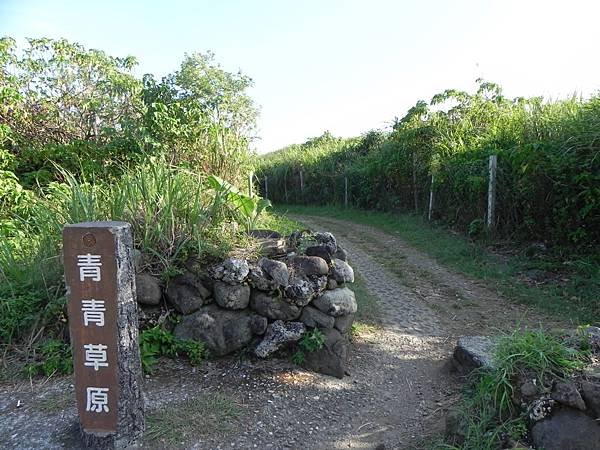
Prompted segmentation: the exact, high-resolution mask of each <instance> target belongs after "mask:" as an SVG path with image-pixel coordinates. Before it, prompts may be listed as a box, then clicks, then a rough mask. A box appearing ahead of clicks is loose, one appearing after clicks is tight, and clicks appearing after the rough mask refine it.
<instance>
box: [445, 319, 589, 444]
mask: <svg viewBox="0 0 600 450" xmlns="http://www.w3.org/2000/svg"><path fill="white" fill-rule="evenodd" d="M588 357H589V343H588V342H587V341H586V339H583V338H581V339H579V338H577V339H573V341H572V342H569V341H568V340H565V339H563V338H560V337H558V336H554V335H552V334H549V333H547V332H544V331H542V330H524V331H515V332H513V333H512V334H510V335H506V336H503V337H501V338H500V339H499V340H498V342H497V344H496V346H495V348H494V358H493V367H492V368H484V369H480V370H479V371H476V372H475V373H474V374H473V380H472V383H471V385H470V386H469V388H468V389H467V390H466V392H465V396H464V399H463V402H462V404H461V405H460V407H459V409H458V414H457V420H458V423H459V424H460V425H459V430H460V431H461V435H462V439H461V441H462V442H460V443H459V444H460V446H459V447H454V446H453V444H448V445H442V446H439V447H436V448H453V449H454V448H461V449H465V450H486V449H489V450H492V449H496V448H499V446H500V443H501V442H502V441H503V440H506V439H507V438H511V439H513V440H514V441H517V442H518V441H519V440H521V439H522V438H523V435H524V434H525V432H526V431H527V417H526V412H524V411H522V410H521V409H520V407H519V406H517V405H515V403H514V400H513V398H514V395H513V394H514V393H515V390H516V389H518V388H519V383H520V382H523V381H524V380H532V379H533V380H535V381H536V384H537V385H538V386H540V389H542V390H544V389H546V390H550V389H551V387H552V383H553V382H554V381H556V380H562V379H565V378H567V377H569V376H570V375H572V374H573V373H575V372H576V371H578V370H580V369H582V368H583V367H584V365H585V363H586V361H587V359H588Z"/></svg>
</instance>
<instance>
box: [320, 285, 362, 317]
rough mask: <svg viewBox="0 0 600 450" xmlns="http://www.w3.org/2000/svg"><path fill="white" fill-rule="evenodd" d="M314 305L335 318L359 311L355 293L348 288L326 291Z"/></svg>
mask: <svg viewBox="0 0 600 450" xmlns="http://www.w3.org/2000/svg"><path fill="white" fill-rule="evenodd" d="M312 304H313V306H315V307H316V308H318V309H319V310H321V311H322V312H324V313H325V314H329V315H330V316H333V317H339V316H344V315H346V314H354V313H355V312H356V309H357V305H356V298H355V297H354V292H352V291H351V290H350V289H348V288H346V287H344V288H338V289H334V290H332V291H325V292H323V295H321V296H320V297H318V298H316V299H314V300H313V303H312Z"/></svg>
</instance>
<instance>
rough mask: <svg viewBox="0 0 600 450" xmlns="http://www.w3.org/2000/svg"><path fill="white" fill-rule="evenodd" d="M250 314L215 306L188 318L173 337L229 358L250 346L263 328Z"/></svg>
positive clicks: (176, 328) (254, 316) (253, 315)
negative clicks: (197, 341) (187, 340)
mask: <svg viewBox="0 0 600 450" xmlns="http://www.w3.org/2000/svg"><path fill="white" fill-rule="evenodd" d="M258 322H261V323H264V321H262V320H261V319H257V318H256V315H255V314H254V313H252V312H251V311H250V310H248V309H245V310H235V311H234V310H226V309H222V308H219V307H218V306H217V305H215V304H212V305H208V306H204V307H203V308H201V309H200V310H199V311H196V312H195V313H193V314H190V315H187V316H184V317H183V318H182V320H181V322H180V323H179V324H177V326H176V327H175V330H174V331H173V334H174V335H175V336H176V337H178V338H180V339H191V340H200V341H202V342H204V344H205V345H206V347H207V348H208V349H209V351H210V352H211V353H212V354H213V355H216V356H223V355H227V354H228V353H231V352H234V351H236V350H239V349H241V348H243V347H244V346H246V345H247V344H248V343H249V342H250V341H251V340H252V337H253V335H254V334H259V333H257V331H260V324H259V323H258Z"/></svg>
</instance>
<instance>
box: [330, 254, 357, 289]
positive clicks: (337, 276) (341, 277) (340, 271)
mask: <svg viewBox="0 0 600 450" xmlns="http://www.w3.org/2000/svg"><path fill="white" fill-rule="evenodd" d="M331 278H333V279H334V280H335V281H337V282H338V283H354V270H352V267H350V266H349V265H348V263H347V262H345V261H342V260H341V259H337V258H335V259H333V260H332V263H331Z"/></svg>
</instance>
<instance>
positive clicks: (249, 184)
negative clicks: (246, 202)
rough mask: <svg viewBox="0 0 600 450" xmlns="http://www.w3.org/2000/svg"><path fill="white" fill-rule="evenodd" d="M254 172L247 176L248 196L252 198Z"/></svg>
mask: <svg viewBox="0 0 600 450" xmlns="http://www.w3.org/2000/svg"><path fill="white" fill-rule="evenodd" d="M253 182H254V172H250V175H249V176H248V195H249V196H250V197H252V196H253V195H254V183H253Z"/></svg>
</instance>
